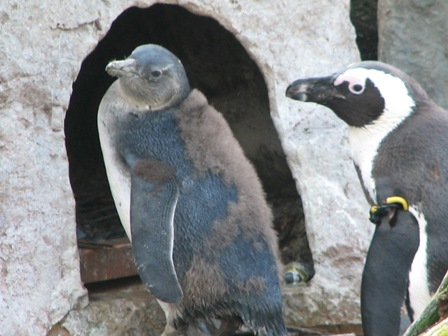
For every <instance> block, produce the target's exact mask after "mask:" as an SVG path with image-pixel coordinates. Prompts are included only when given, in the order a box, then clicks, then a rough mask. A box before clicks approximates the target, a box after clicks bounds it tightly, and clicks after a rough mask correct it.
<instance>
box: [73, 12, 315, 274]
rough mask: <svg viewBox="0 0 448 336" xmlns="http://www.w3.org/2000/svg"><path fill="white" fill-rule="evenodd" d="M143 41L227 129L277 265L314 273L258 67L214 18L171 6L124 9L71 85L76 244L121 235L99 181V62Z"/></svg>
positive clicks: (104, 82)
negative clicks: (262, 205) (257, 192)
mask: <svg viewBox="0 0 448 336" xmlns="http://www.w3.org/2000/svg"><path fill="white" fill-rule="evenodd" d="M147 43H154V44H159V45H162V46H164V47H165V48H167V49H169V50H170V51H171V52H173V53H174V54H175V55H177V56H178V57H179V59H180V60H181V61H182V63H183V64H184V66H185V69H186V71H187V75H188V77H189V80H190V83H191V86H192V87H194V88H198V89H199V90H201V91H202V92H203V93H204V94H205V95H206V97H207V98H208V100H209V102H210V103H211V105H213V106H214V107H215V108H216V109H217V110H218V111H220V112H221V113H222V114H223V115H224V117H225V119H226V120H227V122H228V123H229V125H230V127H231V128H232V130H233V132H234V134H235V137H236V138H237V139H238V141H239V142H240V144H241V146H242V147H243V149H244V151H245V153H246V155H247V157H248V158H249V159H250V160H251V162H252V163H253V165H254V166H255V168H256V170H257V173H258V175H259V177H260V179H261V181H262V183H263V187H264V190H265V192H266V196H267V199H268V202H269V203H270V204H271V206H272V208H273V212H274V217H275V228H276V230H277V232H278V234H279V245H280V250H281V256H282V261H283V262H284V263H285V264H286V263H289V262H292V261H300V262H302V263H304V264H305V265H306V266H307V267H309V268H311V269H313V260H312V255H311V252H310V249H309V245H308V240H307V237H306V231H305V223H304V222H305V218H304V214H303V208H302V203H301V199H300V195H299V194H298V192H297V189H296V184H295V181H294V179H293V177H292V175H291V172H290V170H289V167H288V165H287V162H286V158H285V155H284V153H283V150H282V148H281V144H280V140H279V137H278V134H277V132H276V130H275V128H274V125H273V122H272V119H271V117H270V109H269V99H268V91H267V87H266V83H265V81H264V78H263V76H262V74H261V72H260V70H259V68H258V67H257V65H256V63H255V62H254V60H252V59H251V57H250V56H249V55H248V53H247V52H246V50H245V49H244V48H243V46H242V45H241V44H240V43H239V41H238V40H237V39H236V38H235V36H233V35H232V33H230V32H229V31H227V30H226V29H225V28H224V27H223V26H221V25H220V24H219V23H218V22H217V21H216V20H214V19H213V18H210V17H206V16H199V15H195V14H193V13H191V12H189V11H188V10H186V9H184V8H182V7H180V6H177V5H164V4H156V5H153V6H151V7H148V8H137V7H131V8H129V9H127V10H125V11H124V12H123V13H122V14H121V15H120V16H118V17H117V19H116V20H115V21H114V22H113V24H112V26H111V28H110V30H109V31H108V32H107V34H106V35H105V37H104V38H103V39H102V40H101V41H100V42H99V43H98V45H97V47H96V48H95V49H94V50H93V51H92V52H91V53H90V54H89V55H88V56H87V57H86V58H85V60H84V61H83V62H82V65H81V69H80V72H79V74H78V77H77V78H76V81H75V82H74V83H73V93H72V96H71V99H70V103H69V107H68V110H67V114H66V118H65V135H66V148H67V153H68V159H69V175H70V182H71V186H72V189H73V193H74V197H75V201H76V222H77V235H78V241H84V242H85V241H98V240H102V241H103V240H107V239H113V238H118V237H123V236H125V233H124V230H123V229H122V227H121V224H120V220H119V218H118V215H117V212H116V209H115V205H114V202H113V199H112V196H111V192H110V189H109V184H108V181H107V177H106V172H105V167H104V163H103V158H102V153H101V149H100V144H99V139H98V131H97V119H96V118H97V110H98V105H99V103H100V101H101V98H102V96H103V95H104V93H105V92H106V90H107V88H108V87H109V86H110V84H111V83H112V82H113V81H114V78H112V77H110V76H109V75H108V74H107V73H106V72H105V71H104V69H105V66H106V64H107V63H108V62H110V61H111V60H113V59H122V58H125V57H127V56H128V55H129V54H130V53H131V52H132V50H133V49H134V48H135V47H137V46H138V45H142V44H147ZM313 272H314V271H313Z"/></svg>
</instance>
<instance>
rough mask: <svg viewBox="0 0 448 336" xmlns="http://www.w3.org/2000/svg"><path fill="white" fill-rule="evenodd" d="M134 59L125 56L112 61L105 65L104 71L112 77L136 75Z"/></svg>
mask: <svg viewBox="0 0 448 336" xmlns="http://www.w3.org/2000/svg"><path fill="white" fill-rule="evenodd" d="M135 63H136V62H135V59H132V58H127V59H125V60H122V61H112V62H110V63H109V64H108V65H107V66H106V71H107V73H108V74H109V75H111V76H114V77H133V76H137V75H138V73H137V69H136V67H135Z"/></svg>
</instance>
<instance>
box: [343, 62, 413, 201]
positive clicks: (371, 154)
mask: <svg viewBox="0 0 448 336" xmlns="http://www.w3.org/2000/svg"><path fill="white" fill-rule="evenodd" d="M367 79H370V80H371V81H372V82H373V84H374V85H375V86H376V88H377V89H378V90H379V92H380V94H381V96H382V97H383V99H384V103H385V107H384V112H383V114H381V116H380V117H379V118H378V119H377V120H374V121H373V122H372V124H370V125H365V126H363V127H353V126H350V127H349V139H350V145H351V149H352V158H353V161H354V162H355V163H356V165H357V166H358V167H359V168H360V170H361V175H362V179H363V182H364V186H365V187H366V189H367V191H368V193H369V195H370V197H372V199H373V200H376V190H375V182H374V180H373V178H372V168H373V159H374V158H375V156H376V154H377V151H378V148H379V146H380V144H381V142H382V141H383V139H384V138H385V137H386V136H387V135H388V134H389V133H390V132H391V131H392V130H394V129H395V128H396V127H397V126H398V125H399V124H400V123H401V122H402V121H403V120H404V119H405V118H406V117H408V116H409V115H410V114H411V112H412V107H413V106H415V102H414V100H413V99H412V97H411V96H410V95H409V93H408V90H407V88H406V86H405V85H404V83H403V82H402V80H401V79H400V78H398V77H396V76H392V75H390V74H387V73H385V72H383V71H380V70H373V69H364V68H355V69H349V70H347V71H346V72H344V73H342V74H341V75H339V76H338V77H337V78H336V80H335V84H336V85H340V84H342V83H343V82H348V83H349V88H350V87H351V88H352V89H356V86H357V85H361V86H362V87H363V89H362V92H364V88H365V83H366V80H367ZM362 92H361V93H362ZM355 94H357V93H355ZM354 113H356V111H354Z"/></svg>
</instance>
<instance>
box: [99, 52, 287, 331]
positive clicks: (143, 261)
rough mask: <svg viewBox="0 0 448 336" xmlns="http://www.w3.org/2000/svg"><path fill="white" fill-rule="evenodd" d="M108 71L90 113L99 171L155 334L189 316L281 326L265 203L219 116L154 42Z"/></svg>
mask: <svg viewBox="0 0 448 336" xmlns="http://www.w3.org/2000/svg"><path fill="white" fill-rule="evenodd" d="M106 71H107V72H108V73H109V74H110V75H112V76H115V77H118V80H116V81H115V82H114V83H113V84H112V85H111V87H110V88H109V89H108V91H107V92H106V94H105V95H104V97H103V99H102V101H101V104H100V107H99V112H98V128H99V135H100V141H101V148H102V152H103V156H104V162H105V165H106V171H107V176H108V180H109V184H110V187H111V190H112V195H113V197H114V201H115V204H116V207H117V209H118V213H119V216H120V219H121V221H122V224H123V226H124V228H125V231H126V233H127V235H128V236H129V238H130V239H131V241H132V247H133V251H134V255H135V260H136V265H137V269H138V272H139V274H140V277H141V278H142V280H143V282H144V284H145V285H146V286H147V288H148V289H149V290H150V291H151V293H152V294H153V295H154V296H155V297H156V298H157V300H158V301H159V303H160V305H161V307H162V308H163V310H164V312H165V315H166V319H167V325H166V328H165V331H164V333H163V335H185V334H186V333H187V331H188V328H189V326H190V325H191V326H193V327H197V328H200V329H201V330H202V331H203V333H204V334H206V335H208V334H213V335H233V333H234V332H235V331H236V330H237V329H238V328H239V327H240V325H241V324H245V325H246V326H247V327H249V328H250V329H252V330H253V331H255V332H260V333H264V334H265V335H271V336H274V335H286V334H287V332H286V329H285V326H284V322H283V315H282V309H283V308H282V300H281V291H280V283H279V269H280V268H281V264H280V262H279V258H278V246H277V240H276V235H275V233H274V230H273V228H272V215H271V211H270V209H269V207H268V205H267V203H266V201H265V199H264V193H263V190H262V187H261V183H260V181H259V179H258V177H257V175H256V173H255V170H254V168H253V167H252V165H251V164H250V163H249V161H248V160H247V159H246V157H245V156H244V154H243V151H242V149H241V147H240V146H239V144H238V142H237V141H236V139H235V138H234V136H233V135H232V133H231V130H230V128H229V126H228V125H227V123H226V122H225V120H224V118H223V117H222V115H221V114H220V113H218V112H217V111H216V110H215V109H214V108H212V107H211V106H210V105H209V104H208V102H207V100H206V98H205V97H204V96H203V95H202V93H200V92H199V91H198V90H192V89H191V88H190V85H189V82H188V79H187V76H186V73H185V70H184V68H183V66H182V64H181V62H180V61H179V59H178V58H177V57H176V56H175V55H173V54H172V53H171V52H169V51H168V50H166V49H165V48H163V47H161V46H157V45H143V46H139V47H138V48H136V49H135V50H134V51H133V52H132V54H131V55H130V56H129V57H128V58H127V59H125V60H121V61H113V62H110V63H109V64H108V65H107V67H106ZM215 319H219V320H221V324H220V325H219V326H217V327H216V330H214V328H213V320H215Z"/></svg>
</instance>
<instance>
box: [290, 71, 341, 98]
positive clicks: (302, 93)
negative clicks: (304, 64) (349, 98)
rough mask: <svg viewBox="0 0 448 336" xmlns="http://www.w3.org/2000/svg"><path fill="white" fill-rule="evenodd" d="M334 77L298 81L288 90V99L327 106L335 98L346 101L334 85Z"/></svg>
mask: <svg viewBox="0 0 448 336" xmlns="http://www.w3.org/2000/svg"><path fill="white" fill-rule="evenodd" d="M333 81H334V78H333V76H329V77H319V78H305V79H298V80H296V81H294V82H292V83H291V84H290V85H289V86H288V88H287V89H286V97H288V98H291V99H294V100H299V101H303V102H313V103H317V104H322V105H326V103H327V102H328V101H330V100H332V99H334V98H338V99H345V96H344V95H342V94H341V93H339V92H338V91H337V89H336V87H335V86H334V84H333Z"/></svg>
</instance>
